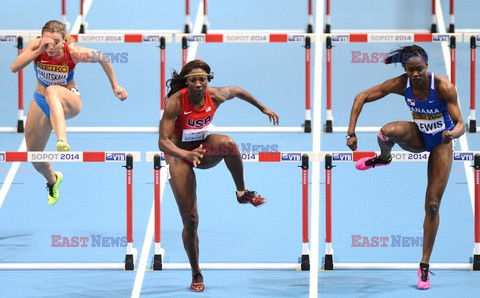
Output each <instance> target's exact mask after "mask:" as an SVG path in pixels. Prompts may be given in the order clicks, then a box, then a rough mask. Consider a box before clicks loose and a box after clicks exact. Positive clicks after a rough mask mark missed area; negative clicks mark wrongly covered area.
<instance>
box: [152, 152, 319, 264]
mask: <svg viewBox="0 0 480 298" xmlns="http://www.w3.org/2000/svg"><path fill="white" fill-rule="evenodd" d="M241 156H242V160H243V161H244V162H289V163H292V162H296V163H300V165H299V167H300V168H301V170H302V171H301V181H302V207H301V209H302V210H301V212H302V253H301V256H300V257H299V263H200V267H201V268H202V269H210V270H217V269H218V270H297V271H300V270H301V271H309V270H310V249H309V238H308V232H309V230H308V211H309V210H308V196H309V193H308V180H309V179H308V177H309V173H308V170H309V156H314V154H313V153H311V152H258V153H249V152H242V153H241ZM145 158H146V159H145V160H146V161H147V162H152V161H153V169H154V174H153V175H154V176H153V181H154V208H155V211H154V214H155V219H154V222H155V227H154V235H155V237H154V243H155V252H154V256H153V261H152V269H153V270H163V269H190V264H189V263H165V262H164V261H165V258H164V255H165V250H164V249H163V248H162V246H161V198H160V196H161V193H162V190H161V183H160V181H161V180H165V179H166V178H164V177H163V178H162V177H161V175H160V171H161V168H164V166H165V155H164V153H163V152H146V156H145ZM165 174H166V173H165ZM165 174H164V175H165Z"/></svg>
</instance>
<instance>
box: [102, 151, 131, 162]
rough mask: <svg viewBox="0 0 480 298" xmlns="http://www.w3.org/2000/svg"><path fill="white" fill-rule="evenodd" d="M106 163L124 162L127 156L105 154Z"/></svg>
mask: <svg viewBox="0 0 480 298" xmlns="http://www.w3.org/2000/svg"><path fill="white" fill-rule="evenodd" d="M105 160H106V161H124V160H127V156H126V154H125V153H115V152H112V153H106V154H105Z"/></svg>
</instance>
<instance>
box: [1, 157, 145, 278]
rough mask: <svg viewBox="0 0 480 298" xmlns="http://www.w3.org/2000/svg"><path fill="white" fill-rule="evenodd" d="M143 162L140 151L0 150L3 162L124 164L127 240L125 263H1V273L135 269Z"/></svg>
mask: <svg viewBox="0 0 480 298" xmlns="http://www.w3.org/2000/svg"><path fill="white" fill-rule="evenodd" d="M139 161H141V155H140V152H131V151H128V152H127V151H100V152H93V151H92V152H87V151H84V152H82V151H70V152H50V151H29V152H8V151H0V163H3V162H78V163H81V162H107V163H110V162H115V163H118V162H124V163H125V168H126V237H127V250H126V254H125V260H124V262H123V263H87V262H85V263H84V262H82V263H67V262H62V263H50V262H49V263H0V270H80V269H85V270H92V269H96V270H134V268H135V261H136V257H137V249H136V248H134V247H133V162H139Z"/></svg>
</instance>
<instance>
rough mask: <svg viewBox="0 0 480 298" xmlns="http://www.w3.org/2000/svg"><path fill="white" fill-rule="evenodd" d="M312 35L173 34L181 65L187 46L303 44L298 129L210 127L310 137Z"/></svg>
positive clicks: (261, 33)
mask: <svg viewBox="0 0 480 298" xmlns="http://www.w3.org/2000/svg"><path fill="white" fill-rule="evenodd" d="M315 40H316V36H315V34H308V33H302V34H299V33H285V32H284V31H257V30H250V31H241V32H240V31H237V30H229V31H223V32H222V33H207V34H176V35H175V42H178V43H182V63H183V65H185V63H186V62H187V61H186V59H187V48H188V43H192V42H194V43H304V44H305V120H304V123H303V125H302V126H300V127H295V126H291V127H222V128H220V127H212V131H215V132H259V133H261V132H282V133H298V132H305V133H310V132H311V131H312V126H311V121H312V117H311V91H310V90H311V43H312V42H315Z"/></svg>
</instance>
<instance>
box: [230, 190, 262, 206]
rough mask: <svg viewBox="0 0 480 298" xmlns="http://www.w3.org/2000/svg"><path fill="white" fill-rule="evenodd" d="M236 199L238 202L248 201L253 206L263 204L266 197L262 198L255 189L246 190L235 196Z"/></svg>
mask: <svg viewBox="0 0 480 298" xmlns="http://www.w3.org/2000/svg"><path fill="white" fill-rule="evenodd" d="M235 195H236V194H235ZM237 201H238V202H239V203H240V204H247V203H250V204H252V205H253V206H255V207H258V206H260V205H263V204H264V203H265V202H266V201H267V199H265V198H262V196H260V195H258V194H257V192H256V191H250V190H246V191H245V193H244V194H243V196H241V197H239V196H237Z"/></svg>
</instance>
